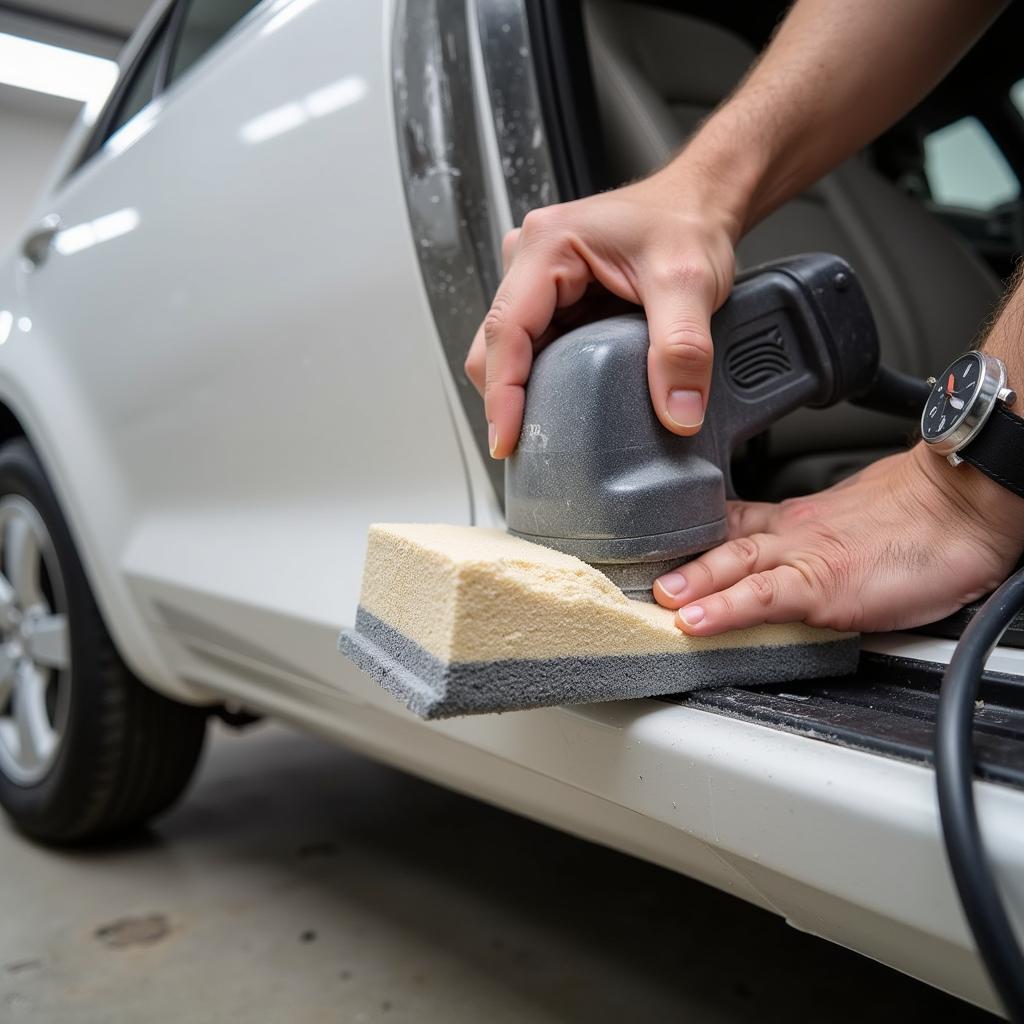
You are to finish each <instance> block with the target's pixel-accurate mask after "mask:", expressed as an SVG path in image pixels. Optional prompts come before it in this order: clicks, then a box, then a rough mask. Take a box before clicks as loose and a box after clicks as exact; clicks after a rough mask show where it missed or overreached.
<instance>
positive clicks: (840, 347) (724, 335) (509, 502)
mask: <svg viewBox="0 0 1024 1024" xmlns="http://www.w3.org/2000/svg"><path fill="white" fill-rule="evenodd" d="M711 334H712V338H713V339H714V346H715V358H714V369H713V375H712V382H711V394H710V402H709V403H708V407H707V416H706V418H705V420H704V425H703V426H702V428H701V430H700V432H699V433H698V434H696V435H694V436H693V437H678V436H676V435H675V434H671V433H669V431H667V430H666V429H665V428H664V427H663V426H662V425H661V423H660V422H659V420H658V418H657V417H656V416H655V414H654V409H653V408H652V406H651V401H650V397H649V394H648V384H647V349H648V343H649V342H648V334H647V321H646V320H645V319H644V317H643V316H642V315H641V314H635V315H630V316H618V317H613V318H611V319H608V320H602V321H600V322H599V323H594V324H589V325H588V326H586V327H581V328H579V329H577V330H575V331H573V332H572V333H570V334H567V335H565V336H564V337H562V338H561V339H559V340H558V341H556V342H555V343H554V344H552V345H551V346H549V347H548V348H547V349H545V350H544V351H543V352H541V353H540V355H539V356H538V357H537V360H536V362H535V363H534V368H533V373H532V374H531V377H530V382H529V387H528V388H527V393H526V408H525V412H524V422H523V429H522V434H521V435H520V438H519V445H518V447H517V448H516V451H515V453H514V454H513V455H512V456H511V458H509V459H508V460H507V462H506V470H505V514H506V518H507V521H508V528H509V530H510V531H511V532H512V533H513V534H515V535H516V536H518V537H522V538H524V539H525V540H529V541H532V542H533V543H535V544H543V545H545V546H546V547H550V548H555V549H557V550H559V551H564V552H566V553H567V554H570V555H576V556H577V557H578V558H581V559H582V560H583V561H584V562H589V563H590V564H591V565H593V566H595V567H596V568H597V569H599V570H600V571H601V572H603V573H604V574H605V575H606V576H607V577H608V578H609V579H611V580H612V581H613V582H615V583H616V584H617V585H618V586H619V587H620V588H621V590H622V591H623V592H624V593H625V594H626V595H627V596H628V597H631V598H635V599H638V600H643V601H653V597H652V596H651V585H652V584H653V583H654V581H655V579H657V577H658V576H660V575H661V574H662V573H664V572H667V571H668V570H669V569H672V568H674V567H675V566H677V565H679V564H680V563H681V562H684V561H686V560H687V559H688V558H690V557H692V556H693V555H695V554H698V553H699V552H701V551H706V550H707V549H708V548H711V547H714V546H715V545H716V544H719V543H721V542H722V541H723V540H725V528H726V527H725V501H726V498H727V497H734V496H735V495H734V493H733V489H732V484H731V475H730V471H729V466H730V461H731V459H732V456H733V453H734V452H735V451H736V449H737V447H738V446H739V445H741V444H742V443H743V442H744V441H747V440H749V439H750V438H752V437H754V436H755V435H756V434H760V433H761V432H762V431H764V430H766V429H767V428H768V427H770V426H771V425H772V424H773V423H775V422H776V421H777V420H779V419H780V418H781V417H782V416H785V415H786V414H787V413H790V412H793V411H794V410H795V409H798V408H800V407H801V406H810V407H812V408H824V407H826V406H830V405H835V404H836V403H837V402H839V401H842V400H843V399H848V398H856V397H860V396H862V395H863V394H865V393H866V392H867V390H868V389H869V388H870V386H871V385H872V383H873V382H874V379H875V375H876V372H877V369H878V339H877V336H876V334H875V325H874V320H873V318H872V316H871V310H870V307H869V306H868V303H867V299H866V298H865V296H864V292H863V291H862V290H861V287H860V285H859V283H858V282H857V279H856V277H855V276H854V274H853V272H852V271H851V269H850V267H849V266H848V265H847V264H846V263H845V262H844V261H843V260H841V259H840V258H839V257H837V256H829V255H825V254H819V253H814V254H810V255H805V256H797V257H795V258H792V259H788V260H784V261H781V262H778V263H773V264H769V265H767V266H764V267H760V268H758V269H756V270H752V271H750V272H749V273H748V274H746V275H744V276H743V277H741V278H740V279H739V280H738V281H737V282H736V286H735V288H734V289H733V292H732V294H731V296H730V297H729V300H728V301H727V302H726V303H725V305H724V306H722V308H721V309H720V310H719V311H718V312H717V313H716V314H715V316H714V318H713V319H712V321H711Z"/></svg>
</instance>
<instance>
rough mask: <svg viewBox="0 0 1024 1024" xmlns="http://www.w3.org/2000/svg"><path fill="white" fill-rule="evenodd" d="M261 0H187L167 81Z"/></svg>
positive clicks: (216, 40) (189, 64)
mask: <svg viewBox="0 0 1024 1024" xmlns="http://www.w3.org/2000/svg"><path fill="white" fill-rule="evenodd" d="M260 2H261V0H187V7H186V10H185V17H184V20H183V22H182V26H181V34H180V35H179V37H178V42H177V46H176V48H175V52H174V60H173V62H172V64H171V73H170V75H169V76H168V81H169V82H173V81H174V79H175V78H177V77H178V76H179V75H180V74H182V72H184V71H186V70H188V68H190V67H191V66H192V65H193V64H195V62H196V61H197V60H199V58H200V57H202V56H203V54H204V53H206V51H207V50H209V49H210V47H212V46H213V45H214V44H215V43H216V42H218V40H220V39H221V38H223V36H224V35H226V34H227V32H228V31H229V30H230V29H231V28H232V27H233V26H234V25H235V24H236V23H237V22H238V21H240V20H241V19H242V18H243V17H245V15H246V14H248V13H249V11H251V10H252V9H253V8H254V7H255V6H256V5H257V4H258V3H260Z"/></svg>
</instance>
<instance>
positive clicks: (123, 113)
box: [106, 31, 164, 139]
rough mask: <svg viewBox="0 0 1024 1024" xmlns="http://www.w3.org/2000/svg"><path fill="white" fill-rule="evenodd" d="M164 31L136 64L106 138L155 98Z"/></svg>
mask: <svg viewBox="0 0 1024 1024" xmlns="http://www.w3.org/2000/svg"><path fill="white" fill-rule="evenodd" d="M163 38H164V33H163V32H162V31H161V32H160V33H159V34H158V35H157V37H156V38H155V39H153V40H152V42H151V43H150V44H149V50H148V51H147V52H146V54H145V55H144V56H143V58H142V62H141V63H140V64H137V65H136V66H135V73H134V78H133V79H132V81H131V82H130V83H129V85H128V89H127V91H126V92H125V93H124V95H123V96H122V97H121V101H120V105H119V107H118V110H117V114H116V115H115V116H114V118H113V119H112V120H111V122H110V124H109V125H108V126H107V134H106V138H108V139H109V138H110V136H111V135H113V134H114V132H116V131H117V130H118V128H120V127H121V126H122V125H124V124H126V123H127V122H128V121H130V120H131V119H132V118H133V117H134V116H135V115H136V114H137V113H138V112H139V111H140V110H141V109H142V108H143V107H144V106H146V104H147V103H149V101H150V100H151V99H152V98H153V86H154V84H155V83H156V70H157V67H158V65H159V64H160V52H161V49H162V47H161V45H160V44H161V43H162V42H163Z"/></svg>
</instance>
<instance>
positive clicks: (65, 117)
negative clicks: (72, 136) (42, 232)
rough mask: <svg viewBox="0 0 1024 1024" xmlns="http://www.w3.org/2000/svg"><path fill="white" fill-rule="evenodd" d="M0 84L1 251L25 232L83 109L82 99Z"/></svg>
mask: <svg viewBox="0 0 1024 1024" xmlns="http://www.w3.org/2000/svg"><path fill="white" fill-rule="evenodd" d="M49 100H50V98H49V97H39V96H36V95H35V94H26V93H24V91H23V90H21V89H14V88H12V87H10V86H0V252H2V251H4V250H6V248H7V247H8V245H12V244H15V243H16V242H18V241H19V240H20V239H21V237H22V236H23V235H24V234H25V230H26V228H27V227H28V222H27V219H26V218H27V217H28V214H29V210H30V208H31V206H32V203H33V201H34V200H35V199H36V197H37V196H38V195H39V192H40V189H41V188H42V185H43V183H44V181H45V180H46V175H47V171H48V170H49V168H50V166H51V164H52V163H53V160H54V157H56V155H57V151H58V150H59V149H60V146H61V144H62V143H63V141H64V137H65V136H66V135H67V132H68V129H69V128H70V127H71V125H72V123H73V121H74V118H75V115H76V114H77V112H78V104H77V103H71V102H67V101H63V100H53V101H52V102H50V101H49Z"/></svg>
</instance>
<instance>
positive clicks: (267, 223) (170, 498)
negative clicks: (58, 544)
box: [24, 0, 470, 685]
mask: <svg viewBox="0 0 1024 1024" xmlns="http://www.w3.org/2000/svg"><path fill="white" fill-rule="evenodd" d="M386 17H387V7H386V5H381V4H380V3H378V2H377V0H315V2H309V0H292V2H291V3H287V2H281V0H276V2H275V0H264V2H263V3H253V2H251V0H250V2H245V0H187V2H185V3H177V4H172V5H170V8H169V12H168V16H167V17H166V18H165V20H164V22H163V23H162V24H161V25H160V27H159V28H158V29H157V30H156V32H154V34H153V37H152V38H151V40H150V41H149V43H148V46H147V48H146V50H145V51H144V52H143V55H142V57H141V58H140V60H138V61H137V62H136V64H135V67H134V68H133V70H132V72H131V78H130V80H129V81H128V82H126V83H125V86H124V87H122V89H121V96H120V99H119V102H120V103H121V104H122V107H121V109H120V110H119V111H117V112H112V113H111V114H108V115H107V121H108V122H109V123H108V125H107V131H106V133H105V135H104V134H102V133H101V135H100V137H98V138H97V139H96V140H95V142H94V143H93V144H92V145H91V146H90V148H89V149H88V150H87V151H86V155H87V159H85V161H84V162H83V163H82V165H81V166H80V167H78V169H77V170H75V171H74V173H72V174H71V175H70V177H69V178H68V179H67V180H66V181H65V183H64V184H63V185H62V187H61V188H59V190H58V191H57V192H56V194H55V197H54V199H53V200H52V203H51V204H50V209H49V212H50V213H51V214H52V215H53V216H54V217H59V219H60V222H61V228H60V230H59V231H58V232H57V234H56V236H55V238H54V241H53V245H52V246H51V248H50V251H49V253H48V257H47V258H46V259H45V262H42V263H41V264H40V265H39V266H37V267H36V268H35V270H33V271H32V272H31V273H28V274H27V276H26V280H25V282H24V289H25V293H26V296H27V300H28V303H29V306H30V308H31V310H32V317H33V319H34V321H35V324H36V330H37V331H38V332H41V333H43V334H45V335H46V336H47V337H49V338H50V339H52V340H55V341H56V342H57V343H58V345H59V349H60V352H61V358H62V359H63V360H66V361H67V363H68V365H69V367H70V372H71V373H72V374H73V375H74V377H75V379H76V381H77V382H78V385H79V387H80V389H81V392H82V394H83V395H84V396H85V400H86V401H87V402H88V405H89V413H90V416H91V417H92V418H93V420H94V421H95V422H96V424H97V427H98V430H99V432H100V434H101V436H102V437H103V439H104V442H105V444H106V445H107V446H109V450H110V452H111V453H112V457H113V461H114V463H115V465H116V467H117V469H118V476H119V478H120V479H121V480H122V481H123V487H124V492H125V493H124V494H123V497H122V501H121V511H122V516H123V528H121V529H120V530H119V532H118V536H117V538H116V550H114V551H112V552H111V553H110V554H111V557H112V558H114V559H115V560H116V563H117V570H118V572H120V573H122V574H123V575H124V577H125V578H126V579H127V581H128V583H129V585H130V586H131V588H132V592H133V594H134V595H135V597H136V599H137V600H138V601H139V602H141V603H142V608H143V613H144V614H145V616H146V617H147V619H148V620H149V622H150V624H151V626H152V628H153V630H154V633H155V634H156V635H157V636H158V637H161V638H162V640H161V643H162V644H163V646H164V649H165V652H166V656H167V658H168V660H169V662H170V663H171V664H172V665H173V666H175V670H176V671H178V672H179V673H187V674H188V676H189V678H190V679H191V680H192V681H193V682H194V681H199V682H200V683H203V682H211V683H214V684H219V682H221V681H223V677H224V674H225V673H238V672H242V671H245V672H247V673H248V677H249V678H252V677H253V673H252V672H251V671H249V670H250V669H251V668H252V666H253V665H254V664H257V663H258V664H260V665H261V666H262V671H263V672H264V673H266V671H268V670H269V671H271V672H272V675H271V677H269V678H271V680H272V685H289V684H295V685H308V684H310V683H323V682H325V681H326V680H329V679H334V678H335V677H336V675H337V656H336V654H335V652H334V647H333V639H334V636H335V635H336V630H337V628H338V626H339V625H341V624H343V623H345V622H347V621H350V620H351V618H352V617H353V614H354V610H355V607H356V603H357V599H358V589H359V580H360V575H361V563H362V553H363V546H364V542H365V536H366V527H367V525H368V523H369V522H370V521H372V520H419V521H423V520H427V521H430V520H443V521H448V522H467V521H468V519H469V516H470V503H469V498H468V491H467V485H466V479H465V474H464V470H463V465H462V461H461V457H460V451H459V445H458V440H457V437H456V434H455V429H454V427H453V425H452V419H451V416H450V414H449V410H448V408H447V404H446V399H445V392H444V387H443V384H442V378H441V372H440V365H439V355H438V347H437V339H436V335H435V332H434V328H433V326H432V322H431V320H430V317H429V312H428V309H427V306H426V303H425V299H424V296H423V293H422V284H421V280H420V276H419V270H418V266H417V264H416V261H415V258H414V251H413V245H412V240H411V239H410V237H409V232H408V226H407V220H406V213H405V205H404V198H403V192H402V188H401V180H400V174H399V171H398V167H397V162H396V157H395V145H394V129H393V125H392V120H391V115H390V105H389V103H390V101H389V95H388V78H387V75H386V70H385V69H386V66H387V61H386V53H385V44H384V40H385V38H386V33H385V31H384V23H383V20H384V19H385V18H386ZM164 83H166V89H165V90H164V89H162V85H163V84H164ZM154 94H155V98H152V97H153V95H154ZM101 126H102V121H101Z"/></svg>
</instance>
